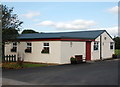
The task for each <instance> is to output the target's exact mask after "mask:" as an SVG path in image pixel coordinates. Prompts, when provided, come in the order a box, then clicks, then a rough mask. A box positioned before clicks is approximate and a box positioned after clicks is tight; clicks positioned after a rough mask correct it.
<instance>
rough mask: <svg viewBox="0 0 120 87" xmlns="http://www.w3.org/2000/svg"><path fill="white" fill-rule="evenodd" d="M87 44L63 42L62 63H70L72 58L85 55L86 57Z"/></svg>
mask: <svg viewBox="0 0 120 87" xmlns="http://www.w3.org/2000/svg"><path fill="white" fill-rule="evenodd" d="M85 47H86V43H85V42H80V41H61V63H62V64H64V63H70V57H71V56H73V57H74V56H75V55H83V58H84V59H85V57H86V52H85V51H86V48H85Z"/></svg>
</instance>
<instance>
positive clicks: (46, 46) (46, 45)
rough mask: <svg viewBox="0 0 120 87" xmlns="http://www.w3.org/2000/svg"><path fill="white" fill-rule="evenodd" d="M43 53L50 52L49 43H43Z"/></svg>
mask: <svg viewBox="0 0 120 87" xmlns="http://www.w3.org/2000/svg"><path fill="white" fill-rule="evenodd" d="M41 53H49V43H43V49H42V51H41Z"/></svg>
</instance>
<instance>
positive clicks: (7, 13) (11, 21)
mask: <svg viewBox="0 0 120 87" xmlns="http://www.w3.org/2000/svg"><path fill="white" fill-rule="evenodd" d="M1 8H2V41H3V43H4V42H5V41H7V40H9V39H15V38H16V36H17V35H18V31H19V30H20V28H21V24H22V23H23V22H22V21H20V20H19V19H18V16H17V14H13V7H11V8H8V7H7V6H6V5H1Z"/></svg>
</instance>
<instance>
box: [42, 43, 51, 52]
mask: <svg viewBox="0 0 120 87" xmlns="http://www.w3.org/2000/svg"><path fill="white" fill-rule="evenodd" d="M45 48H48V53H47V54H49V53H50V43H49V42H43V49H42V51H43V50H44V49H45ZM41 53H42V52H41ZM43 53H44V52H43Z"/></svg>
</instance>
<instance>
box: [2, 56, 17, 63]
mask: <svg viewBox="0 0 120 87" xmlns="http://www.w3.org/2000/svg"><path fill="white" fill-rule="evenodd" d="M16 61H17V58H16V55H6V56H3V59H2V62H16Z"/></svg>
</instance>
